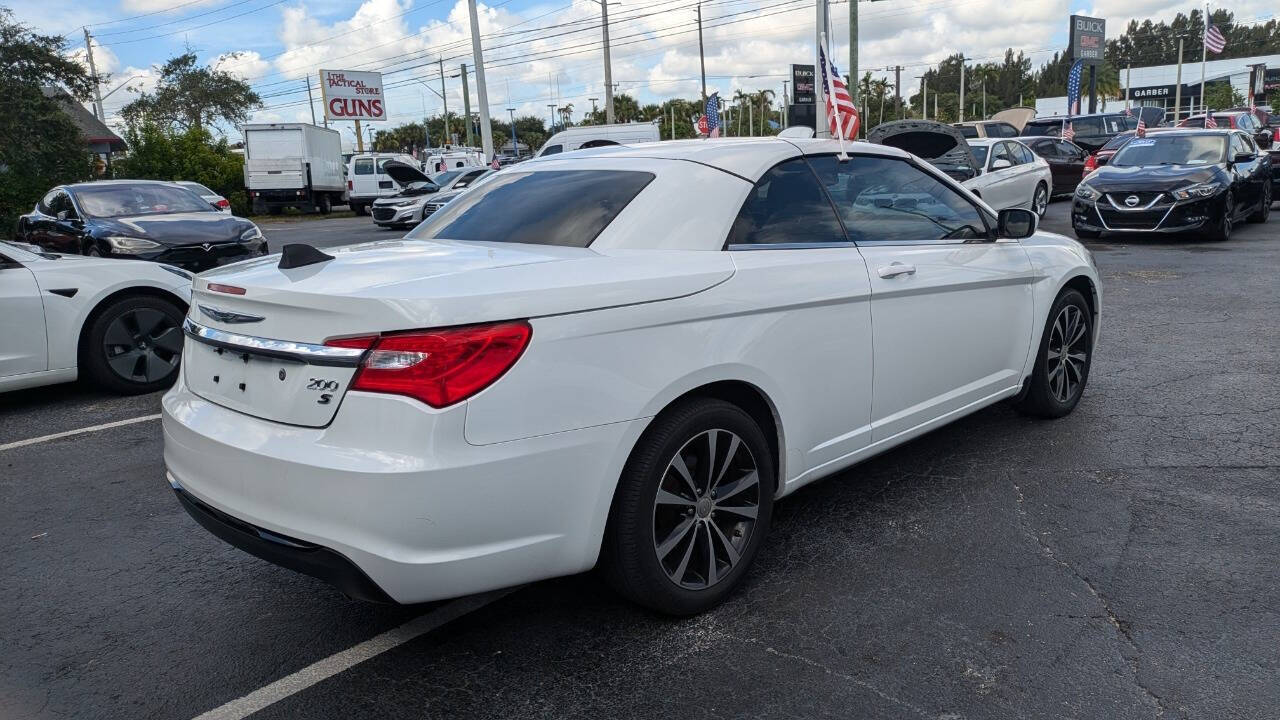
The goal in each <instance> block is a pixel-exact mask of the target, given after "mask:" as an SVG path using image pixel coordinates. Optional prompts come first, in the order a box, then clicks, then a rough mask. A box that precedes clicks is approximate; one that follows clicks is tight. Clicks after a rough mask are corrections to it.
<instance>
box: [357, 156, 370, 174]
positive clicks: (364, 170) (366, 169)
mask: <svg viewBox="0 0 1280 720" xmlns="http://www.w3.org/2000/svg"><path fill="white" fill-rule="evenodd" d="M372 174H373V158H360V159H358V160H356V175H372Z"/></svg>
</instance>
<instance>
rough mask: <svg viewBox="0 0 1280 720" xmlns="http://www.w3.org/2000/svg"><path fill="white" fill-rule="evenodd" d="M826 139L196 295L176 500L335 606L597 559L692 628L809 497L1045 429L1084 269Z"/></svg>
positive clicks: (169, 448) (357, 248)
mask: <svg viewBox="0 0 1280 720" xmlns="http://www.w3.org/2000/svg"><path fill="white" fill-rule="evenodd" d="M848 148H849V149H850V150H851V156H850V157H848V158H842V157H841V156H840V154H839V153H840V148H839V147H838V145H837V143H835V142H833V141H828V140H796V141H794V142H792V141H788V140H784V139H778V138H768V139H764V138H760V139H741V140H739V139H732V140H730V139H724V140H715V141H696V140H695V141H679V142H666V143H661V144H657V143H655V144H641V145H634V146H616V147H611V148H601V149H597V150H593V151H590V152H586V153H573V154H566V155H558V156H549V157H547V158H544V159H538V160H534V161H530V162H526V163H522V164H521V165H519V166H518V167H515V168H510V169H508V170H504V171H503V172H502V173H500V174H498V175H495V176H493V177H491V178H489V179H488V180H487V181H486V182H484V183H482V184H480V185H478V186H476V187H475V188H474V189H472V190H471V191H469V192H467V193H465V194H463V195H462V196H460V197H458V198H457V199H456V200H454V201H453V202H451V203H449V204H448V205H446V206H444V207H443V208H441V209H440V210H439V211H437V212H436V213H434V214H432V215H431V216H430V217H429V218H427V220H426V221H425V222H423V223H422V224H421V225H419V226H418V227H417V228H416V229H415V230H414V231H413V232H411V233H410V234H409V235H408V236H407V237H406V238H405V239H402V240H387V241H380V242H373V243H365V244H360V245H352V246H348V247H343V248H338V249H335V250H331V251H329V252H328V253H326V252H321V251H319V250H315V249H313V248H310V247H307V246H300V245H299V246H295V245H290V246H286V247H285V248H284V249H283V250H284V251H283V253H282V254H281V255H279V256H272V257H267V258H260V259H257V260H252V261H249V262H247V263H243V264H240V265H238V266H235V267H228V268H220V269H217V270H214V271H211V272H209V273H205V274H203V275H201V276H199V277H197V278H196V280H195V287H194V293H193V300H192V303H191V311H190V313H189V314H188V316H187V318H186V320H185V332H186V335H187V339H188V342H187V343H186V345H185V348H184V351H183V353H184V354H183V361H182V371H181V373H180V378H179V380H178V382H177V384H176V386H175V387H174V388H173V389H172V390H171V391H170V392H168V393H167V394H166V395H165V397H164V400H163V418H164V419H163V423H164V437H165V464H166V466H167V473H168V480H169V482H170V484H171V485H172V487H173V489H174V491H175V493H176V495H177V498H178V500H179V501H180V502H181V503H182V505H183V507H185V508H186V510H187V511H188V512H189V513H190V514H191V515H192V516H193V517H195V519H196V520H197V521H198V522H199V523H200V524H201V525H203V526H204V527H205V528H206V529H208V530H209V531H211V532H212V533H214V534H215V535H217V536H219V537H221V538H223V539H224V540H226V541H228V542H230V543H232V544H234V545H236V546H238V547H240V548H242V549H244V550H246V551H248V552H250V553H253V554H255V555H258V556H259V557H263V558H266V559H268V560H270V561H272V562H275V563H278V564H280V565H283V566H286V567H289V568H293V569H295V570H298V571H301V572H304V573H309V574H311V575H315V576H317V577H321V578H324V579H326V580H328V581H330V582H332V583H334V584H335V585H337V586H339V587H340V588H342V589H343V590H344V591H345V592H346V593H347V594H349V595H352V596H355V597H360V598H366V599H372V600H381V601H394V602H399V603H414V602H421V601H427V600H435V599H439V598H447V597H453V596H460V595H465V594H470V593H476V592H481V591H485V590H490V589H494V588H499V587H504V586H512V585H517V584H520V583H526V582H530V581H534V580H540V579H543V578H550V577H554V576H559V575H567V574H571V573H578V572H582V571H585V570H588V569H591V568H593V567H597V566H598V567H599V568H600V571H601V573H602V574H603V576H604V577H605V578H606V579H607V580H608V581H609V582H610V583H611V584H612V586H613V587H614V588H616V589H617V590H618V592H620V593H621V594H622V595H624V596H625V597H627V598H630V599H632V600H633V601H635V602H638V603H641V604H643V605H645V606H648V607H650V608H654V609H656V610H658V611H661V612H664V613H670V614H674V615H687V614H692V613H697V612H700V611H703V610H706V609H708V608H710V607H713V606H714V605H716V604H717V603H718V602H720V601H722V600H723V599H724V598H725V597H726V596H727V595H728V594H729V593H730V592H732V591H733V589H734V587H735V586H737V585H738V584H739V583H740V581H741V580H742V578H743V576H744V574H745V573H747V572H748V570H749V568H750V567H751V565H752V561H753V560H754V559H755V557H756V554H757V552H758V551H759V550H760V547H761V544H762V543H763V542H764V540H765V536H766V534H767V533H768V530H769V525H770V519H771V515H772V511H773V509H774V506H775V503H776V502H777V501H778V500H779V499H781V498H783V497H785V496H787V495H789V494H791V493H793V492H795V491H796V490H797V489H799V488H801V487H803V486H805V485H806V484H808V483H810V482H813V481H815V480H818V479H820V478H822V477H825V476H828V475H831V474H833V473H837V472H839V471H841V470H844V469H845V468H848V467H850V466H852V465H855V464H857V463H858V462H860V461H863V460H865V459H867V458H869V457H872V456H874V455H876V454H878V453H882V452H884V451H885V450H888V449H889V448H891V447H894V446H896V445H899V444H901V443H904V442H906V441H908V440H910V439H912V438H914V437H917V436H919V435H921V434H923V433H927V432H929V431H930V430H933V429H935V428H937V427H940V426H942V425H944V424H946V423H948V422H951V421H952V420H955V419H957V418H960V417H963V416H964V415H967V414H969V413H972V412H974V411H976V410H978V409H980V408H983V407H986V406H988V405H991V404H993V403H997V402H1002V401H1009V402H1012V403H1013V404H1014V405H1015V406H1016V407H1017V408H1018V409H1020V410H1021V411H1023V412H1025V413H1028V414H1030V415H1033V416H1036V417H1042V418H1057V417H1061V416H1063V415H1066V414H1067V413H1070V412H1071V411H1072V409H1073V408H1075V407H1076V404H1077V403H1078V402H1079V401H1080V399H1081V395H1082V393H1083V392H1084V388H1085V385H1086V382H1087V380H1088V376H1089V370H1090V363H1091V360H1092V357H1093V348H1094V343H1095V340H1096V334H1097V328H1098V317H1099V311H1100V306H1101V301H1102V293H1101V289H1100V286H1099V280H1098V272H1097V270H1096V268H1095V267H1094V263H1093V259H1092V257H1091V255H1090V253H1089V252H1088V251H1087V250H1085V248H1084V247H1083V246H1081V245H1080V244H1079V243H1078V242H1076V241H1075V240H1071V239H1068V238H1064V237H1062V236H1059V235H1054V234H1050V233H1046V232H1041V231H1038V230H1037V229H1036V225H1037V218H1036V217H1035V215H1034V214H1033V213H1031V212H1029V211H1027V210H1022V209H1009V210H1004V211H1002V212H1000V213H996V212H993V211H992V210H991V209H990V207H989V206H988V205H987V204H986V203H984V202H983V201H982V200H980V199H978V198H977V197H975V196H974V195H973V194H972V193H971V192H969V191H968V190H966V189H965V188H964V187H962V186H961V185H960V184H958V183H956V182H954V181H953V180H951V179H949V178H948V177H947V176H946V175H944V174H943V173H942V172H940V171H938V170H937V169H935V168H933V167H931V166H930V165H928V164H927V163H925V162H923V161H920V160H918V159H917V158H915V157H913V156H911V155H909V154H907V153H906V152H903V151H901V150H898V149H895V148H890V147H884V146H876V145H869V144H864V143H851V144H849V145H848ZM330 253H331V254H330Z"/></svg>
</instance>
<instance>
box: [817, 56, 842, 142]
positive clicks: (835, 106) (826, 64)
mask: <svg viewBox="0 0 1280 720" xmlns="http://www.w3.org/2000/svg"><path fill="white" fill-rule="evenodd" d="M818 39H819V42H821V43H822V45H820V46H819V47H818V57H819V58H821V59H822V62H823V65H822V68H821V70H822V77H823V78H825V79H826V82H824V83H823V85H824V86H825V87H823V90H825V91H826V93H827V97H829V98H831V110H832V111H833V112H835V114H836V137H837V138H838V139H839V140H840V154H839V155H837V156H836V158H837V159H838V160H839V161H840V162H848V161H849V154H848V153H846V152H845V151H844V118H843V117H841V116H840V103H837V102H836V101H835V97H836V94H835V92H834V87H835V86H834V85H832V84H831V59H830V58H829V57H827V34H826V33H825V32H823V33H820V34H819V36H818Z"/></svg>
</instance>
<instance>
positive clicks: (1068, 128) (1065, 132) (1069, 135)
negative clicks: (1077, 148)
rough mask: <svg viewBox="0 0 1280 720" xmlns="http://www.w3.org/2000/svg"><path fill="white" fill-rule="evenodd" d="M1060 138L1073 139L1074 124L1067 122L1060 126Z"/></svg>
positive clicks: (1074, 135) (1074, 133) (1074, 137)
mask: <svg viewBox="0 0 1280 720" xmlns="http://www.w3.org/2000/svg"><path fill="white" fill-rule="evenodd" d="M1062 139H1063V140H1075V139H1076V128H1075V126H1074V125H1072V124H1071V123H1067V124H1066V125H1065V126H1064V127H1063V128H1062Z"/></svg>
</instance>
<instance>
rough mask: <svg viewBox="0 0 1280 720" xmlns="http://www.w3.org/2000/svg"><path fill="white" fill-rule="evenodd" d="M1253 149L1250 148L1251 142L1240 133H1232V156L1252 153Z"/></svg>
mask: <svg viewBox="0 0 1280 720" xmlns="http://www.w3.org/2000/svg"><path fill="white" fill-rule="evenodd" d="M1252 152H1253V149H1252V148H1250V147H1249V141H1248V140H1246V139H1245V136H1244V135H1241V134H1240V133H1231V154H1232V155H1239V154H1240V153H1252Z"/></svg>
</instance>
